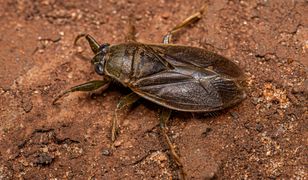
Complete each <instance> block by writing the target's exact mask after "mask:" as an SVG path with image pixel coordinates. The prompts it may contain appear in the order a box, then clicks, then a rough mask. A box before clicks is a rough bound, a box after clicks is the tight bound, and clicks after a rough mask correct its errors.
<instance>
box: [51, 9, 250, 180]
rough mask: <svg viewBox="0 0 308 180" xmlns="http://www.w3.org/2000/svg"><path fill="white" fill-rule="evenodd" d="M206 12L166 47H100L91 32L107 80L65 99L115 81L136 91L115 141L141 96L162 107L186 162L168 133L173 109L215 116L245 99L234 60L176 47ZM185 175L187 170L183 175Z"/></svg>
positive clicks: (114, 124)
mask: <svg viewBox="0 0 308 180" xmlns="http://www.w3.org/2000/svg"><path fill="white" fill-rule="evenodd" d="M203 12H204V9H202V10H200V11H199V12H197V13H195V14H193V15H192V16H190V17H188V18H187V19H186V20H184V21H183V22H182V23H181V24H179V25H178V26H176V27H175V28H173V29H172V30H171V31H170V32H168V33H167V35H165V36H164V38H163V44H145V43H139V42H135V41H130V42H126V43H122V44H116V45H110V44H107V43H105V44H99V43H98V42H97V41H96V40H95V39H94V38H93V37H92V36H90V35H89V34H82V35H79V36H78V37H77V38H76V40H75V42H77V41H78V40H79V39H80V38H82V37H85V38H86V40H87V41H88V43H89V45H90V47H91V50H92V51H93V53H94V54H95V56H94V57H93V59H92V61H91V62H92V64H93V66H94V69H95V72H96V73H97V74H99V75H101V76H102V79H101V80H95V81H90V82H86V83H84V84H81V85H78V86H75V87H72V88H70V89H68V90H66V91H64V92H63V93H61V94H60V95H59V96H57V97H56V98H55V100H54V102H53V103H55V102H56V101H57V100H58V99H59V98H61V97H62V96H63V95H65V94H68V93H71V92H75V91H93V90H96V89H98V88H101V87H103V86H105V87H108V86H109V84H110V82H111V81H114V80H115V81H117V82H120V83H121V84H122V85H123V86H125V87H128V88H129V89H131V90H132V92H131V93H130V94H128V95H127V96H125V97H123V98H122V99H121V100H120V102H119V103H118V104H117V108H116V110H115V113H114V118H113V121H112V132H111V139H112V141H114V140H115V139H116V135H117V133H116V132H117V126H118V125H117V111H118V110H120V109H122V108H123V107H126V106H129V105H131V104H133V103H134V102H136V101H137V100H138V99H140V98H145V99H147V100H149V101H151V102H153V103H156V104H158V105H161V106H162V107H163V110H162V111H161V114H160V127H161V130H162V134H163V136H164V138H165V140H166V142H167V144H168V146H169V148H170V151H171V155H172V157H173V158H174V160H175V162H176V164H177V165H178V166H179V167H180V169H181V167H182V163H181V161H180V158H179V156H178V154H177V153H176V151H175V149H174V147H173V145H172V143H171V140H170V139H169V137H168V135H167V127H166V124H167V121H168V119H169V117H170V114H171V111H172V110H177V111H186V112H212V111H217V110H221V109H224V108H227V107H230V106H233V105H235V104H237V103H239V102H241V101H242V100H243V99H244V98H245V92H244V89H243V87H242V85H241V83H242V82H243V81H244V79H245V78H244V75H243V73H242V71H241V69H240V68H239V67H238V66H237V65H236V64H235V63H233V62H232V61H230V60H228V59H227V58H225V57H223V56H220V55H218V54H216V53H213V52H210V51H207V50H205V49H202V48H197V47H191V46H184V45H174V44H170V41H171V38H172V35H173V34H174V33H175V32H177V31H178V30H180V29H181V28H183V27H186V26H187V25H189V24H191V23H194V22H196V21H197V20H199V19H200V18H201V15H202V14H203ZM182 174H183V177H184V174H185V173H184V172H183V171H182Z"/></svg>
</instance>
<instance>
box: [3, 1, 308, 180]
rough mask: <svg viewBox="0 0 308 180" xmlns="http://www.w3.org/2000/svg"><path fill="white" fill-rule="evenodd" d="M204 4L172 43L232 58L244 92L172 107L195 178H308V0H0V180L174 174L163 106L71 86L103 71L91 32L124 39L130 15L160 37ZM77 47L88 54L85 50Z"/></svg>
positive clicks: (178, 140)
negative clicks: (162, 126)
mask: <svg viewBox="0 0 308 180" xmlns="http://www.w3.org/2000/svg"><path fill="white" fill-rule="evenodd" d="M205 3H207V4H208V12H207V13H206V14H205V15H204V17H203V19H201V20H200V21H199V22H198V23H197V24H196V25H195V26H192V27H190V28H188V29H185V30H183V31H181V32H180V33H179V34H178V35H177V36H176V37H175V43H177V44H185V45H191V46H196V47H202V48H206V49H209V50H211V51H214V52H217V53H218V54H221V55H223V56H226V57H228V58H230V59H232V60H233V61H234V62H236V63H237V64H238V65H239V66H240V67H241V68H242V69H243V70H244V71H245V74H246V75H247V84H248V87H247V90H246V91H247V95H248V96H247V99H246V100H244V101H243V102H242V103H241V104H239V105H238V106H236V107H234V108H231V109H228V110H225V111H223V112H221V113H219V114H217V115H215V116H204V115H192V114H191V113H180V112H175V113H173V117H172V120H171V121H170V125H169V126H170V127H169V130H170V131H169V135H170V136H171V139H172V141H173V142H174V143H175V144H176V148H177V150H178V152H179V154H180V156H181V159H182V161H183V164H184V169H185V171H186V172H187V177H188V179H211V178H218V179H264V178H265V179H276V178H286V179H289V178H293V179H306V178H307V174H308V171H307V170H308V167H307V166H308V155H307V154H308V151H307V144H308V131H307V127H308V121H307V96H308V88H307V86H308V80H307V66H308V18H307V17H308V2H307V1H305V0H293V1H291V0H283V1H281V0H270V1H266V0H250V1H247V2H246V1H231V0H229V1H227V0H215V1H214V0H210V1H206V2H205V1H202V0H193V1H186V0H143V1H139V0H93V1H84V0H82V1H81V0H74V1H73V0H67V1H57V0H41V1H37V0H18V1H17V0H11V1H7V0H0V24H1V26H0V47H1V50H0V63H1V66H0V82H1V83H0V102H1V103H0V119H1V121H0V136H1V139H0V179H170V178H173V179H177V177H178V176H177V171H176V166H175V165H174V163H173V161H172V160H170V158H169V156H170V154H169V151H168V148H167V146H166V144H165V143H164V141H162V137H161V134H160V130H159V127H158V120H157V117H158V116H157V112H158V109H159V106H156V105H153V104H152V103H150V102H147V101H145V100H143V101H140V102H138V103H137V104H136V105H134V106H133V107H132V108H130V109H127V110H125V111H122V112H121V113H120V114H121V115H120V119H121V124H120V128H121V131H120V136H119V138H118V139H117V141H116V142H115V146H116V147H115V148H110V143H111V141H110V127H111V123H110V121H111V119H112V114H113V110H114V109H115V107H116V104H117V102H118V100H119V99H120V98H121V97H122V96H123V95H124V94H126V93H127V91H126V90H123V89H122V88H120V87H111V88H109V89H108V90H107V91H105V92H104V93H101V94H91V93H75V94H71V95H69V96H66V97H65V98H63V99H61V100H60V103H59V104H58V105H56V106H53V105H52V104H51V102H52V100H53V98H54V97H55V96H56V95H57V94H59V93H60V92H61V91H63V90H64V89H67V88H69V87H71V86H74V85H77V84H79V83H82V82H85V81H88V80H93V79H98V78H100V77H99V76H98V75H96V74H95V72H94V70H93V67H92V66H91V64H90V59H91V57H92V56H93V55H92V53H91V51H90V49H89V47H88V45H87V43H86V41H84V40H82V41H80V43H79V44H80V46H79V47H74V46H73V41H74V38H75V37H76V35H78V34H79V33H83V32H87V33H90V34H91V35H93V37H95V38H96V39H97V40H98V41H99V42H101V43H106V42H108V43H110V44H116V43H120V42H123V41H124V39H125V35H126V34H127V31H128V22H129V19H134V21H133V22H134V25H135V27H136V30H137V34H136V36H137V40H138V41H140V42H145V43H146V42H147V43H159V42H161V41H162V36H163V35H164V34H165V33H166V32H167V31H168V30H170V29H171V28H172V27H174V26H175V25H176V24H177V23H179V22H180V21H181V20H183V19H185V18H186V17H188V16H189V15H191V14H192V13H194V12H196V11H197V10H199V8H200V7H201V6H203V5H204V4H205ZM78 52H82V55H80V53H79V54H78Z"/></svg>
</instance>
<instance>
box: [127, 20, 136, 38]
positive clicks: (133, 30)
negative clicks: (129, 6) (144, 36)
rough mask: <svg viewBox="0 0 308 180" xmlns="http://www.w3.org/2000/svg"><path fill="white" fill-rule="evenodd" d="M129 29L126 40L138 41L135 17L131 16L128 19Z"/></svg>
mask: <svg viewBox="0 0 308 180" xmlns="http://www.w3.org/2000/svg"><path fill="white" fill-rule="evenodd" d="M128 28H129V29H128V31H127V34H126V37H125V41H126V42H135V41H136V28H135V26H134V24H133V17H129V21H128Z"/></svg>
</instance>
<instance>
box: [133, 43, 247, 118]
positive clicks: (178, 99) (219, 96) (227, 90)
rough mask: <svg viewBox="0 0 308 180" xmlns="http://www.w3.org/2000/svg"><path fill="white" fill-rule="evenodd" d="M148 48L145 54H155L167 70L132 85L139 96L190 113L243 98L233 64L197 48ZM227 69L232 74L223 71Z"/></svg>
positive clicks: (214, 107)
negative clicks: (165, 65)
mask: <svg viewBox="0 0 308 180" xmlns="http://www.w3.org/2000/svg"><path fill="white" fill-rule="evenodd" d="M149 47H150V49H149ZM149 47H148V48H147V50H148V53H156V56H157V58H159V59H160V61H162V60H163V61H165V62H164V64H168V67H167V68H166V69H165V70H163V71H160V72H157V73H154V74H151V75H149V76H146V77H143V78H140V79H138V80H136V81H135V82H134V83H132V87H130V88H131V89H132V90H133V91H134V92H136V93H137V94H139V95H141V96H142V97H144V98H146V99H149V100H151V101H154V102H156V103H158V104H160V105H162V106H165V107H168V108H171V109H175V110H180V111H191V112H209V111H215V110H220V109H223V108H226V107H229V106H232V105H234V104H236V103H238V102H240V101H241V100H242V99H244V97H245V94H244V92H243V90H242V88H241V87H240V86H239V84H238V82H237V80H235V79H236V78H239V79H240V78H241V76H242V73H241V71H240V69H239V68H238V67H237V66H236V65H235V64H234V63H233V62H231V61H229V60H227V59H225V58H223V57H221V56H219V55H216V54H210V57H209V55H208V54H207V51H204V50H203V49H200V48H192V47H185V46H172V45H171V46H168V45H167V46H164V45H163V46H150V45H149ZM187 48H188V50H187ZM202 57H203V58H202ZM185 58H187V59H188V60H186V59H185ZM208 58H210V59H208ZM215 61H216V62H215ZM218 64H219V65H224V67H219V66H218ZM226 66H227V67H226ZM230 69H232V72H229V71H227V70H230Z"/></svg>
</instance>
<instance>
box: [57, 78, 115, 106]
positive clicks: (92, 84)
mask: <svg viewBox="0 0 308 180" xmlns="http://www.w3.org/2000/svg"><path fill="white" fill-rule="evenodd" d="M109 83H110V80H109V79H104V80H95V81H89V82H86V83H83V84H80V85H77V86H74V87H71V88H70V89H68V90H66V91H64V92H62V93H61V94H59V95H58V96H57V97H56V98H55V99H54V100H53V102H52V104H53V105H54V104H56V102H57V101H58V100H59V99H60V98H61V97H63V96H64V95H66V94H69V93H72V92H75V91H93V90H96V89H99V88H100V87H103V86H105V88H107V87H108V86H109Z"/></svg>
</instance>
